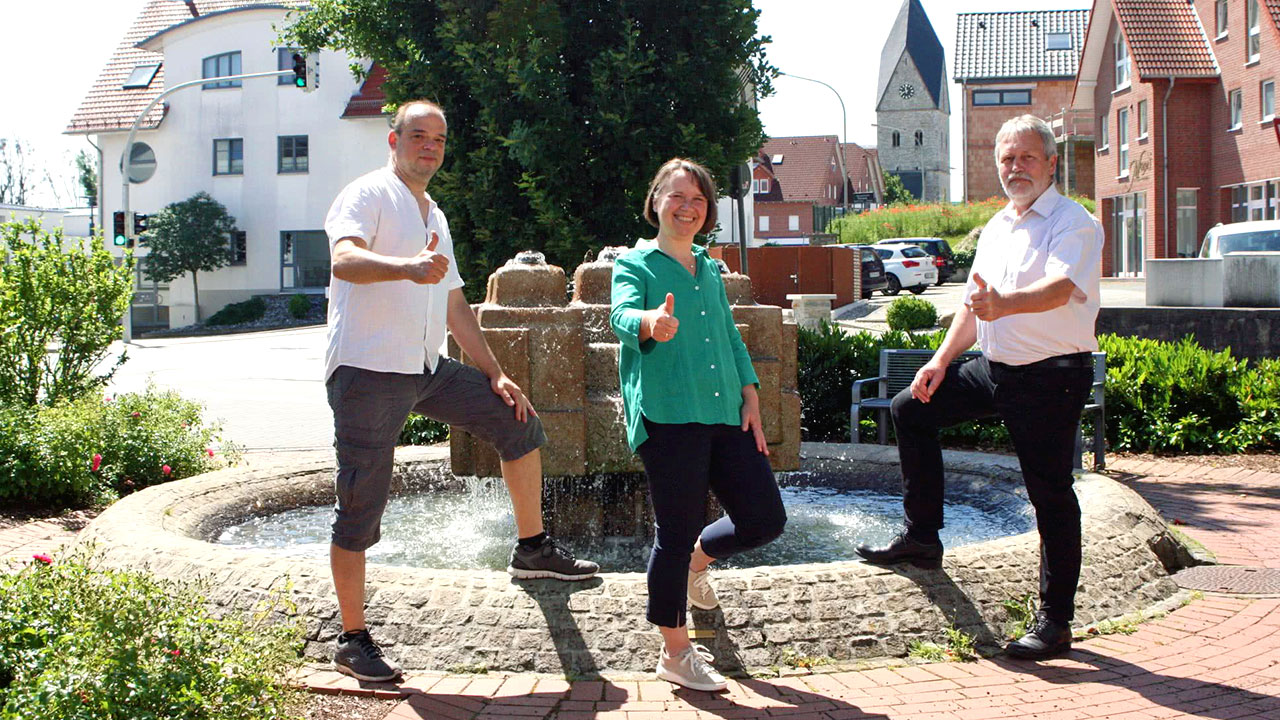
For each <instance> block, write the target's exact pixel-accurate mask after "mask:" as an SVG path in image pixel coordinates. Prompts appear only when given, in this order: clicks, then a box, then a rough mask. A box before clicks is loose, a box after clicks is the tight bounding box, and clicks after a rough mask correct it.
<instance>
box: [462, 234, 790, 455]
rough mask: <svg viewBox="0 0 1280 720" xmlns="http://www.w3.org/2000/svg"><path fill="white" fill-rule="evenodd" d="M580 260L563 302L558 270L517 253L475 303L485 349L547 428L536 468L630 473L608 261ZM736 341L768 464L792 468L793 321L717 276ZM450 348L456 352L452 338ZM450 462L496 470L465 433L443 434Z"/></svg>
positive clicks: (610, 252) (739, 282)
mask: <svg viewBox="0 0 1280 720" xmlns="http://www.w3.org/2000/svg"><path fill="white" fill-rule="evenodd" d="M621 251H625V248H606V249H605V250H603V251H601V254H600V259H598V260H596V261H595V262H590V263H584V264H582V265H580V266H578V268H577V270H576V271H575V272H574V276H573V297H572V299H571V300H570V299H569V296H568V292H567V283H566V277H565V272H564V270H563V269H561V268H559V267H557V266H555V265H548V264H546V263H545V262H543V261H541V259H540V256H537V254H536V253H534V254H525V253H522V257H520V258H517V259H516V260H513V261H511V262H508V263H507V265H506V266H504V267H502V268H499V269H498V270H497V271H496V272H495V273H493V275H491V276H489V285H488V292H487V295H486V297H485V301H484V303H483V304H481V305H479V306H477V308H476V315H477V316H478V318H479V320H480V327H481V328H482V329H483V331H484V334H485V338H486V339H487V340H488V342H489V346H490V347H491V348H493V353H494V355H495V356H497V358H498V362H500V363H501V364H502V367H503V369H504V370H505V371H506V372H507V375H509V376H510V377H511V379H512V380H514V381H515V382H516V383H517V384H519V385H520V387H521V388H523V389H524V391H525V392H526V393H528V395H529V398H530V400H531V401H532V402H533V405H534V407H535V408H537V411H538V415H539V417H541V418H542V423H543V426H544V427H545V428H546V432H547V438H548V443H547V446H546V447H544V448H543V450H542V465H543V474H544V475H546V476H549V477H554V476H582V475H587V474H589V473H617V472H637V471H639V470H641V466H640V460H639V458H638V457H636V456H635V455H634V454H633V453H632V452H631V450H630V449H629V448H628V447H627V442H626V420H625V418H624V416H623V411H622V396H621V395H620V393H619V388H618V349H619V345H618V341H617V338H616V337H615V336H614V334H613V330H612V329H611V328H610V327H609V309H610V302H609V300H610V298H609V296H610V287H611V284H612V276H613V258H614V257H617V255H618V254H619V253H620V252H621ZM724 282H725V290H726V292H727V293H728V296H729V304H730V305H731V306H732V308H733V316H734V319H735V321H736V322H737V324H738V329H739V331H741V333H742V339H743V341H744V342H745V343H746V345H747V349H748V351H749V352H750V353H751V360H752V363H753V364H754V365H755V369H756V374H757V375H758V376H759V378H760V390H759V394H760V409H761V413H762V415H763V416H764V432H765V439H766V440H767V441H768V443H769V453H770V455H769V457H770V460H771V461H772V463H773V467H774V469H775V470H795V469H797V468H799V467H800V395H799V393H798V392H797V390H796V326H795V325H794V324H792V323H784V322H783V321H782V309H781V308H778V307H775V306H772V305H757V304H755V303H754V302H753V301H752V300H751V279H750V278H748V277H747V276H745V275H739V274H736V273H732V274H728V275H725V276H724ZM449 354H450V355H451V356H452V357H455V358H462V359H464V360H465V358H464V357H463V355H462V353H461V352H460V351H459V349H458V347H457V345H456V344H454V343H453V342H452V340H451V341H450V349H449ZM449 447H450V460H451V463H452V466H453V472H454V473H455V474H458V475H477V476H480V477H494V476H497V475H499V466H498V456H497V454H496V453H495V452H494V451H493V449H492V447H491V446H490V445H489V444H488V443H485V442H483V441H477V440H476V439H475V438H474V437H472V436H471V435H469V434H467V433H465V432H463V431H455V432H453V433H451V435H450V440H449Z"/></svg>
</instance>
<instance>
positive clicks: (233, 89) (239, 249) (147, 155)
mask: <svg viewBox="0 0 1280 720" xmlns="http://www.w3.org/2000/svg"><path fill="white" fill-rule="evenodd" d="M302 5H303V3H301V2H298V1H297V0H285V1H284V2H279V1H277V2H255V1H253V0H248V1H246V0H186V2H185V3H184V2H175V0H150V2H148V3H147V5H146V6H145V7H144V8H143V10H142V12H141V14H140V15H139V16H138V18H137V19H136V20H135V21H134V23H133V26H132V27H130V29H129V31H128V32H127V33H126V34H125V37H124V38H123V40H122V41H121V43H120V45H119V47H118V48H117V49H116V51H115V53H114V54H113V55H112V57H111V59H110V60H109V61H108V62H107V65H106V67H104V68H103V70H102V72H101V74H100V75H99V77H98V80H97V82H96V83H95V84H94V86H93V88H92V89H91V90H90V91H89V93H88V94H87V95H86V97H85V98H84V100H83V102H82V103H81V105H80V108H79V110H77V111H76V114H75V115H74V116H73V117H72V119H71V122H70V124H69V125H68V127H67V129H66V132H67V133H69V134H84V135H90V136H93V138H92V139H93V141H94V143H95V144H96V145H97V146H98V147H99V148H101V156H100V158H99V163H100V178H101V182H100V183H99V187H100V190H99V193H100V197H99V203H98V207H99V208H100V209H101V212H102V217H101V218H99V219H98V222H99V223H102V226H103V227H105V228H106V229H107V231H108V232H107V233H106V234H107V235H108V236H110V234H111V233H110V230H111V216H112V213H113V212H114V211H116V210H119V209H121V204H122V187H121V170H120V158H121V154H122V152H123V149H124V144H125V141H126V137H127V136H128V134H129V129H130V127H131V126H132V124H133V121H134V119H135V118H136V117H137V115H138V113H140V112H141V111H142V110H143V109H144V108H145V107H146V106H147V104H148V103H150V102H151V101H152V100H154V99H155V98H156V97H157V96H159V95H160V94H161V93H162V92H163V91H164V89H165V88H166V87H173V86H175V85H177V84H179V83H182V82H186V81H189V80H198V79H201V78H215V77H219V76H227V75H237V74H248V73H256V72H269V71H275V70H283V69H290V68H292V66H293V64H292V57H291V56H292V50H291V49H289V48H281V47H279V46H277V45H276V43H277V38H278V30H279V29H280V28H283V27H285V26H287V24H288V22H289V19H288V15H289V13H290V10H291V9H296V8H299V7H301V6H302ZM352 62H353V60H352V58H350V57H349V56H347V55H346V54H344V53H338V52H332V51H323V52H321V53H320V56H319V63H320V80H321V81H320V83H319V84H318V87H317V88H316V90H315V91H314V92H310V93H307V92H304V91H303V90H301V89H299V88H297V87H295V86H294V84H293V76H292V75H289V76H287V77H286V78H284V79H279V78H252V79H246V80H242V81H223V82H217V81H211V82H210V83H208V84H204V85H195V86H192V87H189V88H185V89H182V90H179V91H177V92H175V93H173V94H172V95H170V96H168V97H166V98H165V100H163V101H162V102H161V103H160V104H158V105H157V106H156V108H154V109H153V110H152V111H151V112H150V113H149V114H148V116H147V117H146V118H145V119H144V121H143V122H142V124H141V125H140V130H139V132H138V134H137V137H136V139H135V145H134V148H133V151H132V157H133V158H134V165H135V166H137V167H142V168H144V169H149V170H152V171H153V172H152V174H151V176H150V177H148V178H147V179H146V180H145V181H143V182H136V183H134V184H132V185H131V186H130V190H129V209H130V210H132V211H134V212H138V213H147V214H150V213H154V212H156V211H158V210H160V209H162V208H164V207H165V206H166V205H169V204H170V203H173V202H177V201H180V200H185V199H187V198H189V197H191V196H192V195H194V194H196V193H198V192H206V193H208V194H209V195H211V196H212V197H213V198H214V199H215V200H217V201H218V202H220V203H222V204H223V205H224V206H226V208H227V211H228V212H229V213H230V214H231V215H232V216H233V217H235V219H236V226H237V228H239V232H238V233H237V234H236V237H234V238H232V239H231V241H230V244H229V247H228V253H230V254H231V256H232V263H231V265H230V266H228V267H224V268H222V269H220V270H217V271H214V272H210V273H201V274H200V277H199V282H200V311H201V312H200V315H201V317H208V316H209V315H210V314H212V313H213V312H216V311H217V310H219V309H220V308H222V307H223V306H224V305H226V304H228V303H231V302H238V301H241V300H246V299H248V298H250V297H251V296H253V295H261V294H276V293H289V294H292V293H297V292H315V293H320V292H324V290H325V288H326V287H327V286H328V284H329V246H328V241H327V240H326V238H325V234H324V230H323V224H324V216H325V212H326V211H327V210H328V207H329V205H330V203H331V202H332V201H333V198H334V197H335V196H336V195H337V193H338V191H339V190H340V189H341V188H342V187H343V186H344V185H345V184H346V183H348V182H350V181H351V180H352V179H354V178H356V177H357V176H359V175H361V174H363V173H365V172H368V171H369V170H372V169H374V168H376V167H379V166H381V165H382V164H384V163H385V162H386V158H387V142H386V135H387V131H388V126H387V119H386V116H385V115H384V114H383V112H382V105H383V103H384V101H385V98H384V96H383V94H382V92H381V90H380V87H381V83H382V80H383V78H384V75H383V73H382V72H381V70H380V68H377V67H373V68H372V69H371V72H370V73H369V74H368V77H367V78H366V79H365V80H364V81H363V82H361V81H359V80H357V79H355V78H353V77H352V76H351V73H350V72H349V71H348V69H347V68H348V67H349V66H350V65H351V63H352ZM364 67H365V68H369V67H370V66H369V64H368V63H367V62H366V63H365V65H364ZM143 174H145V173H143ZM104 219H105V222H103V220H104ZM108 242H110V241H109V240H108ZM114 251H116V252H119V250H118V249H117V250H114ZM146 252H147V251H146V248H145V247H142V248H138V249H137V250H136V252H135V254H136V256H137V257H138V258H139V265H141V266H145V263H146ZM143 277H144V276H143V275H142V274H141V272H139V282H138V290H139V293H138V295H137V297H136V298H135V305H134V312H133V318H134V327H135V329H145V328H147V327H178V326H182V325H188V324H190V323H192V322H194V320H195V311H194V299H193V291H192V283H191V278H190V275H186V276H183V277H181V278H178V279H177V280H174V281H173V282H172V283H170V284H169V285H168V286H156V285H155V284H154V283H151V282H150V281H146V280H144V279H143Z"/></svg>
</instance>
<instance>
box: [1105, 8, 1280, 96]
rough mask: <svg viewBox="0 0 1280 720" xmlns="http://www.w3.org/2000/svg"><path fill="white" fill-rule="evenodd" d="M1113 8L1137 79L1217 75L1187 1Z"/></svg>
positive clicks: (1202, 31)
mask: <svg viewBox="0 0 1280 720" xmlns="http://www.w3.org/2000/svg"><path fill="white" fill-rule="evenodd" d="M1269 1H1280V0H1269ZM1114 7H1115V9H1116V16H1117V17H1118V18H1119V20H1120V27H1121V29H1122V30H1123V32H1124V38H1125V40H1126V41H1127V42H1128V44H1129V52H1130V57H1132V58H1133V65H1134V74H1135V77H1136V78H1137V79H1143V78H1150V77H1168V76H1170V75H1172V76H1174V77H1181V78H1194V77H1204V78H1211V77H1217V76H1218V64H1217V62H1216V61H1215V60H1214V57H1213V51H1212V50H1211V49H1210V47H1209V39H1208V38H1207V37H1205V34H1204V28H1202V27H1201V25H1200V20H1199V18H1198V17H1197V16H1196V9H1195V6H1194V5H1191V4H1189V3H1187V2H1186V0H1114Z"/></svg>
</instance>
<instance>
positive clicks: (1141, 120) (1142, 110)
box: [1138, 100, 1149, 140]
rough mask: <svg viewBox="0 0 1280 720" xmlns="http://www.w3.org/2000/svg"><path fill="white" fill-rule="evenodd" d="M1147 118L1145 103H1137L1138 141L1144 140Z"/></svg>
mask: <svg viewBox="0 0 1280 720" xmlns="http://www.w3.org/2000/svg"><path fill="white" fill-rule="evenodd" d="M1148 120H1149V118H1148V117H1147V101H1146V100H1139V101H1138V139H1139V140H1145V139H1146V137H1147V125H1148Z"/></svg>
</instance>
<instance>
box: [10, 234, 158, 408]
mask: <svg viewBox="0 0 1280 720" xmlns="http://www.w3.org/2000/svg"><path fill="white" fill-rule="evenodd" d="M95 240H96V241H95V242H93V243H91V245H90V248H89V249H88V250H85V248H84V246H83V245H81V244H80V243H74V244H68V245H67V246H66V247H64V246H63V239H62V228H55V229H54V230H53V232H52V233H49V232H47V231H45V230H44V229H43V228H42V227H41V226H40V224H39V223H37V222H36V221H34V220H26V221H23V222H20V223H3V224H0V259H2V261H3V264H0V402H2V403H12V404H19V405H27V406H31V405H35V404H36V403H38V402H44V403H47V404H53V403H54V402H56V401H58V400H63V399H74V398H76V397H79V396H80V395H83V394H84V393H86V392H88V391H89V390H92V389H93V388H96V387H99V386H101V385H103V384H105V383H106V381H107V380H109V379H110V378H111V376H112V374H114V373H115V371H116V368H118V367H120V364H121V363H123V362H124V360H125V356H124V354H123V353H122V354H121V355H120V357H119V358H118V359H117V360H116V361H115V363H114V364H112V365H110V366H109V367H106V368H105V372H101V374H96V375H95V374H94V373H95V370H100V368H99V366H100V365H101V363H102V361H103V359H104V358H105V357H106V354H107V350H108V348H109V347H110V346H111V343H112V342H114V341H115V340H117V339H118V338H120V336H121V328H120V324H119V323H120V318H121V316H123V315H124V313H125V312H126V311H128V310H129V302H130V299H131V298H132V295H133V258H131V257H128V256H126V257H125V260H124V262H123V263H122V264H120V265H117V264H116V263H115V260H114V258H112V257H111V253H109V252H107V250H106V249H105V248H104V247H103V246H102V239H101V236H99V237H98V238H96V239H95Z"/></svg>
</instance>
